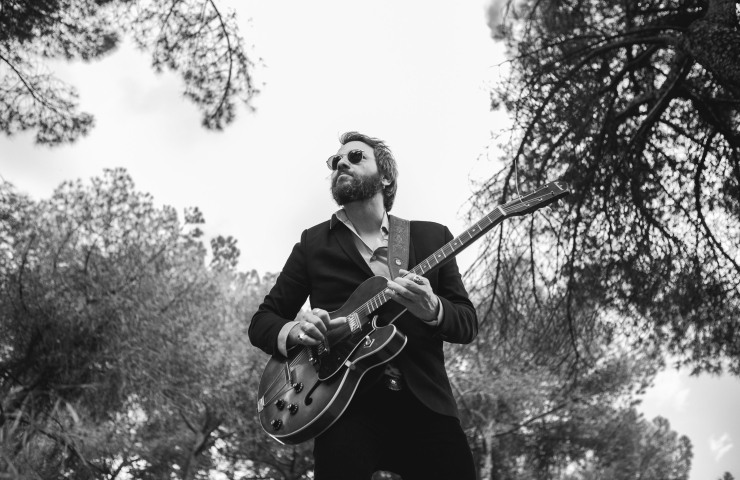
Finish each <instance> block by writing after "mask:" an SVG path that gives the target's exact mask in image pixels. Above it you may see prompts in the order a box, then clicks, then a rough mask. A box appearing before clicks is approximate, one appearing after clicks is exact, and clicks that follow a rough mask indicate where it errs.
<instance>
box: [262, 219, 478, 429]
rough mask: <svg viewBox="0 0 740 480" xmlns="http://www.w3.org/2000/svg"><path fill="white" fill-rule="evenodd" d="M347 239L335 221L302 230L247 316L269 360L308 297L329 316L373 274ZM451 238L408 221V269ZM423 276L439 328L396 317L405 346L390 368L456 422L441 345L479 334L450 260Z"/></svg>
mask: <svg viewBox="0 0 740 480" xmlns="http://www.w3.org/2000/svg"><path fill="white" fill-rule="evenodd" d="M352 235H354V234H353V233H352V232H351V231H350V230H349V229H348V228H347V226H346V225H344V224H343V223H342V222H340V221H339V220H337V219H336V217H332V219H331V220H330V221H326V222H324V223H320V224H319V225H316V226H314V227H312V228H309V229H308V230H304V231H303V234H302V235H301V241H300V243H298V244H296V245H295V247H293V251H292V253H291V254H290V257H288V261H287V262H286V263H285V267H284V268H283V270H282V272H281V273H280V275H279V276H278V278H277V281H276V283H275V286H274V287H273V288H272V290H270V293H269V294H268V295H267V296H266V297H265V299H264V302H263V303H262V305H260V307H259V310H258V311H257V313H255V314H254V316H253V317H252V322H251V324H250V325H249V339H250V340H251V342H252V344H253V345H255V346H256V347H258V348H260V349H262V350H263V351H264V352H266V353H268V354H270V355H279V353H278V349H277V337H278V333H279V332H280V329H281V328H282V327H283V325H285V324H286V323H287V322H290V321H292V320H294V319H295V316H296V315H297V314H298V312H299V311H300V309H301V307H302V306H303V305H304V303H305V301H306V298H307V297H309V296H310V298H311V308H321V309H324V310H327V311H330V312H331V311H334V310H337V309H338V308H340V307H341V306H342V305H343V304H344V302H345V301H346V300H347V299H348V298H349V296H350V295H351V294H352V292H353V291H354V290H355V289H356V288H357V287H358V286H359V285H360V284H361V283H362V282H364V281H365V280H367V279H368V278H370V277H372V276H373V272H372V270H370V267H369V266H368V264H367V263H366V262H365V260H364V259H363V258H362V256H361V255H360V252H358V251H357V248H356V247H355V245H354V240H353V238H352ZM452 239H453V236H452V234H451V233H450V231H449V230H448V229H447V227H445V226H443V225H440V224H437V223H432V222H411V244H410V246H409V265H410V266H415V265H416V264H417V263H418V262H420V261H423V260H424V259H425V258H426V257H428V256H430V255H432V254H433V253H434V252H435V251H436V250H438V249H439V248H440V247H442V246H443V245H444V244H446V243H447V242H449V241H450V240H452ZM425 276H426V277H427V278H428V279H429V281H430V283H431V287H432V290H433V291H434V293H436V294H437V295H438V296H439V298H440V300H441V302H442V304H443V306H444V319H443V321H442V323H441V324H440V325H439V326H437V327H430V326H428V325H426V324H424V323H423V322H422V321H421V320H419V319H418V318H416V317H414V316H413V315H411V314H410V313H409V312H406V313H405V314H403V315H402V316H401V317H399V318H398V319H397V320H396V321H395V323H394V325H396V326H397V327H398V329H399V330H400V331H401V332H402V333H404V334H405V335H406V337H407V339H408V340H407V343H406V347H405V348H404V349H403V350H402V351H401V353H400V354H399V355H398V356H396V357H395V358H394V360H393V362H394V364H395V365H396V366H397V367H398V368H400V370H401V372H402V373H403V378H404V381H405V382H406V384H407V385H408V388H409V389H410V390H411V392H413V393H414V394H415V395H416V396H417V397H418V398H419V400H421V402H422V403H424V404H425V405H426V406H428V407H429V408H430V409H432V410H434V411H435V412H438V413H441V414H443V415H450V416H454V417H457V416H458V413H457V405H456V404H455V399H454V397H453V396H452V389H451V388H450V382H449V379H448V378H447V372H446V370H445V365H444V353H443V350H442V344H443V341H447V342H452V343H470V342H472V341H473V339H474V338H475V336H476V335H477V333H478V318H477V316H476V313H475V308H474V307H473V304H472V303H471V302H470V299H469V298H468V294H467V292H466V291H465V287H464V286H463V283H462V279H461V277H460V272H459V270H458V268H457V263H456V262H455V261H454V259H453V260H452V261H450V262H449V263H447V264H445V265H444V266H442V267H441V268H439V269H437V270H435V271H434V272H432V273H429V274H427V275H425ZM375 370H382V368H376V369H375Z"/></svg>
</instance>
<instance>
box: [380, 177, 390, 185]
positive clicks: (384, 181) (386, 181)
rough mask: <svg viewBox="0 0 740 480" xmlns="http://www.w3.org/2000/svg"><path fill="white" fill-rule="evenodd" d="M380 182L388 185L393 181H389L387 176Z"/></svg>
mask: <svg viewBox="0 0 740 480" xmlns="http://www.w3.org/2000/svg"><path fill="white" fill-rule="evenodd" d="M380 183H382V184H383V187H387V186H388V185H390V184H391V182H389V181H388V179H386V178H383V180H381V181H380Z"/></svg>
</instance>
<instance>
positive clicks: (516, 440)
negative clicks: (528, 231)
mask: <svg viewBox="0 0 740 480" xmlns="http://www.w3.org/2000/svg"><path fill="white" fill-rule="evenodd" d="M504 243H506V244H507V245H509V246H510V247H511V248H512V250H513V249H514V247H513V244H512V242H510V241H507V240H506V239H504ZM518 250H519V253H520V255H519V256H516V257H513V258H512V257H507V259H506V260H503V261H501V264H500V266H499V267H500V268H499V270H498V275H499V277H500V280H499V281H500V285H501V286H502V291H501V292H500V293H499V295H497V297H496V300H495V302H493V304H491V303H490V300H491V297H490V294H489V292H490V290H489V289H490V285H486V284H483V285H479V286H478V288H476V287H471V288H470V290H471V292H472V294H473V297H472V298H473V299H474V300H475V302H476V303H477V304H478V311H479V319H480V329H479V334H478V337H477V338H476V341H475V342H474V343H473V344H472V345H468V346H464V347H458V346H448V348H447V351H446V354H447V359H448V371H449V372H450V373H451V377H452V383H453V388H454V390H455V392H456V394H457V398H458V405H459V406H460V407H461V414H462V418H461V422H462V425H463V428H464V429H465V431H466V432H467V434H468V438H469V441H470V445H471V448H472V449H473V453H474V457H475V459H476V462H477V464H478V467H479V469H480V478H481V479H496V480H499V479H538V480H539V479H542V480H545V479H547V480H549V479H566V478H567V479H574V478H615V479H616V478H627V477H629V478H636V477H638V476H639V474H641V475H642V477H641V478H656V479H658V478H676V479H679V478H681V479H686V478H688V471H689V468H690V465H691V457H692V455H691V448H690V446H691V444H690V442H689V440H688V439H687V438H685V437H682V438H681V439H678V438H677V434H676V433H675V432H672V431H671V430H670V428H669V426H668V424H667V422H665V421H664V420H663V419H656V420H654V423H650V422H647V421H646V420H645V419H643V418H641V417H640V416H639V415H638V414H637V413H636V411H635V404H636V403H637V402H636V401H635V397H636V396H637V395H638V394H640V393H642V392H644V391H645V389H646V388H647V387H648V386H649V385H650V383H651V382H652V379H653V378H654V375H655V373H656V372H657V371H658V370H659V369H660V368H661V367H662V359H661V356H660V355H659V352H657V351H655V350H654V349H651V348H648V347H647V346H643V347H642V348H639V349H636V348H633V347H629V346H628V344H629V342H628V337H627V334H631V332H630V330H631V329H630V327H629V326H622V325H620V324H619V323H618V322H616V321H615V319H614V318H612V317H610V316H608V315H604V314H601V315H598V316H597V318H586V317H587V316H590V315H593V312H594V309H593V307H592V305H591V304H589V303H588V301H587V300H588V297H587V296H586V295H583V296H582V297H581V298H582V299H584V300H585V301H584V302H582V303H581V302H580V301H579V303H578V304H577V307H576V308H574V309H573V311H572V312H571V316H572V317H573V318H574V319H576V321H577V323H579V324H586V323H590V324H591V325H592V328H591V330H589V331H587V332H586V331H584V332H580V334H579V335H578V336H577V351H578V352H580V353H579V356H580V357H579V359H578V360H577V361H575V359H574V358H573V357H574V356H575V355H574V348H573V336H572V332H570V331H569V329H568V322H567V315H566V312H565V308H564V302H562V299H561V296H560V295H559V294H557V293H558V290H557V289H554V288H553V289H551V290H552V291H554V292H555V293H556V294H554V295H548V289H545V288H540V289H539V290H533V289H532V288H529V287H530V285H531V278H532V277H531V268H530V266H529V262H531V261H532V259H531V258H530V255H529V252H528V250H527V249H526V248H519V249H518ZM574 363H575V365H576V367H574V366H573V364H574ZM656 432H657V433H656ZM649 452H653V453H652V454H650V453H649ZM630 474H632V476H631V477H630V476H629V475H630ZM620 475H624V477H621V476H620Z"/></svg>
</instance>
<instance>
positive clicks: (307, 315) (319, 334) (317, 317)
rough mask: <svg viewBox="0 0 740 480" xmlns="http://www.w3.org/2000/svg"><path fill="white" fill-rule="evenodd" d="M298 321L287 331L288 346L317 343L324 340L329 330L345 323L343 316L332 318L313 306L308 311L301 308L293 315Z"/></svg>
mask: <svg viewBox="0 0 740 480" xmlns="http://www.w3.org/2000/svg"><path fill="white" fill-rule="evenodd" d="M295 321H296V322H298V323H297V324H296V325H295V326H294V327H293V328H292V329H291V330H290V333H288V340H287V344H288V346H292V345H311V346H313V345H318V344H319V343H321V342H323V341H324V338H325V335H326V333H327V332H328V331H329V330H332V329H334V328H337V327H339V326H342V325H344V324H345V323H347V319H346V318H345V317H338V318H335V319H332V318H330V317H329V312H327V311H326V310H322V309H320V308H314V309H313V310H311V311H310V312H304V311H303V310H301V311H300V312H298V315H297V316H296V317H295Z"/></svg>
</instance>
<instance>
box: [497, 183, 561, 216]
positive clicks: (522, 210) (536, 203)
mask: <svg viewBox="0 0 740 480" xmlns="http://www.w3.org/2000/svg"><path fill="white" fill-rule="evenodd" d="M568 195H570V188H569V187H568V184H566V183H565V182H561V181H557V182H550V183H548V184H547V185H545V186H543V187H540V188H538V189H537V190H535V191H534V192H532V193H528V194H527V195H522V196H521V197H518V198H515V199H513V200H511V201H510V202H508V203H506V204H505V205H501V208H502V209H503V210H504V212H505V213H506V216H507V217H515V216H519V215H526V214H528V213H532V212H534V211H536V210H539V209H540V208H542V207H546V206H547V205H549V204H551V203H553V202H555V201H557V200H560V199H561V198H563V197H566V196H568Z"/></svg>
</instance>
